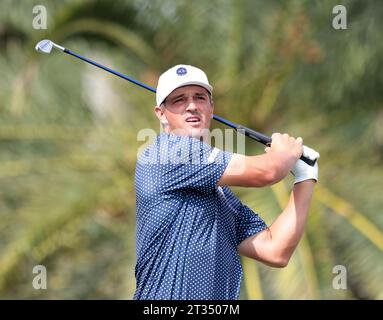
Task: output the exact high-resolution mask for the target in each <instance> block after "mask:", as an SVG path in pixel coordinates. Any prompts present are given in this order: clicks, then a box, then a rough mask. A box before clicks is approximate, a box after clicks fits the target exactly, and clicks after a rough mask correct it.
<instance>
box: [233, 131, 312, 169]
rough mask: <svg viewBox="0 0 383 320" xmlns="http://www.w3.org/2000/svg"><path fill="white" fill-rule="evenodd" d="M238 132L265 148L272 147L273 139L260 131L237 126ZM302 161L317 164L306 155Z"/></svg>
mask: <svg viewBox="0 0 383 320" xmlns="http://www.w3.org/2000/svg"><path fill="white" fill-rule="evenodd" d="M237 131H239V132H240V133H242V134H245V135H246V136H247V137H249V138H252V139H254V140H256V141H258V142H260V143H262V144H264V145H265V146H270V144H271V138H270V137H269V136H266V135H264V134H263V133H260V132H258V131H255V130H252V129H249V128H246V127H244V126H241V125H238V126H237ZM300 159H301V160H302V161H303V162H305V163H307V164H308V165H309V166H312V167H313V166H314V165H315V162H316V160H311V159H309V158H307V157H305V156H304V155H302V156H301V157H300Z"/></svg>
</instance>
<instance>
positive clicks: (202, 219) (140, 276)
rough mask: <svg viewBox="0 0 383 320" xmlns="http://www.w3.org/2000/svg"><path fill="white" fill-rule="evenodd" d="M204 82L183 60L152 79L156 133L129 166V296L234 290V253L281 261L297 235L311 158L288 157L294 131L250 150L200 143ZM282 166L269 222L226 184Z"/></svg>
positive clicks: (297, 144)
mask: <svg viewBox="0 0 383 320" xmlns="http://www.w3.org/2000/svg"><path fill="white" fill-rule="evenodd" d="M212 91H213V88H212V86H211V85H210V84H209V81H208V79H207V77H206V75H205V73H204V72H203V71H202V70H200V69H198V68H196V67H193V66H189V65H177V66H175V67H173V68H170V69H169V70H167V71H166V72H165V73H163V74H162V75H161V76H160V78H159V81H158V86H157V91H156V100H157V105H156V107H155V109H154V111H155V114H156V116H157V117H158V119H159V120H160V122H161V123H162V125H163V128H164V132H163V133H161V134H160V135H159V136H158V137H157V139H156V141H155V143H154V144H152V145H150V146H148V147H147V148H146V149H145V150H144V151H143V152H142V154H141V156H140V157H139V159H138V161H137V167H136V176H135V191H136V200H137V226H136V246H137V248H136V251H137V264H136V268H135V275H136V281H137V287H136V292H135V295H134V299H151V300H157V299H177V300H179V299H182V300H184V299H187V300H196V299H198V300H199V299H211V300H223V299H237V298H238V296H239V291H240V282H241V278H242V267H241V264H240V257H239V255H244V256H247V257H250V258H253V259H255V260H258V261H260V262H262V263H264V264H266V265H269V266H272V267H285V266H286V265H287V264H288V262H289V259H290V257H291V256H292V254H293V252H294V250H295V248H296V246H297V245H298V242H299V240H300V238H301V236H302V234H303V231H304V226H305V223H306V220H307V215H308V211H309V206H310V202H311V196H312V193H313V189H314V185H315V182H316V181H317V180H318V165H317V163H316V164H315V165H314V166H310V165H307V164H306V163H304V162H303V161H302V160H298V159H299V158H300V157H301V155H302V138H297V139H295V138H293V137H290V136H289V135H287V134H279V133H274V134H273V135H272V143H271V145H270V146H269V147H266V149H265V153H264V154H262V155H257V156H245V155H240V154H235V153H230V152H226V151H222V150H219V149H217V148H214V147H212V146H210V145H208V144H207V143H206V132H207V129H209V127H210V121H211V118H212V115H213V109H214V103H213V98H212ZM311 150H312V149H311ZM312 152H313V153H316V152H315V151H314V150H312ZM318 156H319V154H317V157H318ZM290 171H292V173H293V174H294V176H295V182H294V187H293V189H292V192H291V196H290V199H289V201H288V203H287V205H286V207H285V209H284V210H283V211H282V213H281V214H280V215H279V216H278V217H277V218H276V219H275V221H274V222H273V223H272V224H271V225H270V227H267V225H266V224H265V222H264V221H263V220H262V219H261V217H260V216H259V215H258V214H257V213H255V212H253V211H252V210H251V209H249V208H248V207H247V206H245V205H244V204H242V203H241V201H240V200H239V199H238V198H237V197H236V196H235V195H234V194H233V193H232V192H231V190H230V189H229V186H243V187H264V186H269V185H271V184H274V183H276V182H278V181H280V180H281V179H283V178H284V177H286V176H287V175H288V173H289V172H290Z"/></svg>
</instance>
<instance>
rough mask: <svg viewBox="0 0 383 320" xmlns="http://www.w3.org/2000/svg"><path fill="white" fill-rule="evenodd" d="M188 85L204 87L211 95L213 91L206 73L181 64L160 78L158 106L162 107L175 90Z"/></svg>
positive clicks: (157, 93)
mask: <svg viewBox="0 0 383 320" xmlns="http://www.w3.org/2000/svg"><path fill="white" fill-rule="evenodd" d="M187 85H197V86H201V87H204V88H205V89H206V90H207V91H209V93H210V94H211V93H212V91H213V87H212V86H211V85H210V84H209V80H208V79H207V76H206V74H205V72H203V71H202V70H201V69H198V68H196V67H193V66H189V65H185V64H179V65H176V66H174V67H172V68H170V69H169V70H167V71H165V72H164V73H163V74H161V76H160V77H159V79H158V84H157V91H156V101H157V106H159V105H161V103H162V102H164V100H165V99H166V97H167V96H168V95H169V94H171V93H172V92H173V91H174V90H175V89H177V88H179V87H183V86H187Z"/></svg>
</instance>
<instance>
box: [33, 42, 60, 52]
mask: <svg viewBox="0 0 383 320" xmlns="http://www.w3.org/2000/svg"><path fill="white" fill-rule="evenodd" d="M52 48H57V49H59V50H61V51H64V50H65V48H64V47H62V46H59V45H58V44H56V43H54V42H53V41H51V40H48V39H44V40H41V41H39V42H38V43H37V44H36V46H35V50H36V51H38V52H43V53H51V51H52Z"/></svg>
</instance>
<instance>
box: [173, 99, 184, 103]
mask: <svg viewBox="0 0 383 320" xmlns="http://www.w3.org/2000/svg"><path fill="white" fill-rule="evenodd" d="M179 102H182V98H179V99H176V100H174V101H173V103H179Z"/></svg>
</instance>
